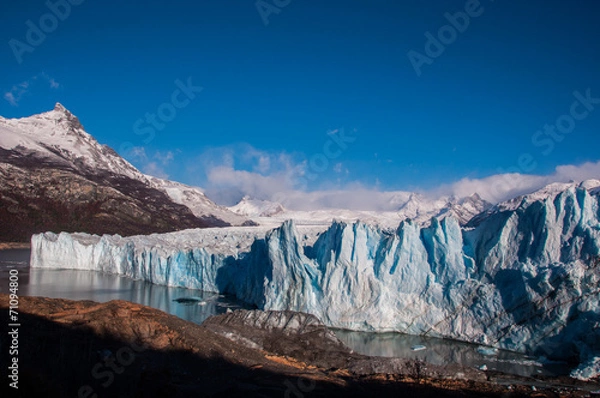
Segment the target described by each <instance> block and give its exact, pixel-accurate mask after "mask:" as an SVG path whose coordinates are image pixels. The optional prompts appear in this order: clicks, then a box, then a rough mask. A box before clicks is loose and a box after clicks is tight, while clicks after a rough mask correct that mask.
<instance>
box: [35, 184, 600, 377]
mask: <svg viewBox="0 0 600 398" xmlns="http://www.w3.org/2000/svg"><path fill="white" fill-rule="evenodd" d="M599 186H600V182H598V181H593V180H592V181H586V182H584V183H581V184H575V183H572V184H553V185H551V186H549V187H546V188H545V189H543V190H541V191H539V192H536V193H534V194H530V195H525V196H523V197H519V198H515V199H513V200H512V201H509V202H505V203H502V204H499V205H497V206H495V207H494V208H492V209H491V210H489V211H487V212H485V213H482V214H480V215H479V216H477V217H475V218H474V219H473V220H472V221H471V222H470V223H469V224H467V225H466V226H465V227H461V226H460V225H459V223H458V222H457V221H456V220H455V219H454V218H452V217H448V218H444V219H442V220H438V219H432V220H431V222H430V223H429V224H428V225H418V224H416V223H413V222H411V221H410V220H405V221H403V222H402V223H401V224H400V225H399V226H398V228H397V229H396V230H386V229H382V228H378V227H377V226H373V225H369V224H365V223H362V222H356V223H354V224H346V223H342V222H334V223H333V224H332V225H331V226H330V227H329V228H328V229H326V230H317V229H315V228H312V229H311V228H308V227H301V226H296V225H295V224H294V222H292V221H287V222H285V223H283V224H282V225H281V227H279V228H276V229H273V230H268V229H266V228H261V227H248V228H240V227H236V228H224V229H205V230H188V231H182V232H177V233H170V234H163V235H150V236H137V237H128V238H123V237H120V236H118V235H115V236H103V237H99V236H91V235H86V234H67V233H61V234H58V235H57V234H53V233H45V234H39V235H35V236H34V237H33V238H32V266H33V267H45V268H69V269H86V270H98V271H105V272H111V273H116V274H120V275H125V276H128V277H131V278H136V279H143V280H147V281H150V282H152V283H156V284H165V285H172V286H181V287H189V288H194V289H202V290H206V291H214V292H219V293H229V294H234V295H235V296H237V297H238V298H239V299H241V300H244V301H247V302H249V303H253V304H255V305H257V306H258V307H259V308H261V309H268V310H294V311H303V312H308V313H311V314H314V315H316V316H317V317H319V318H320V319H321V320H322V321H323V322H324V323H325V324H327V325H329V326H333V327H337V328H345V329H351V330H362V331H398V332H404V333H409V334H417V335H427V336H433V337H442V338H453V339H458V340H463V341H468V342H473V343H477V344H482V345H486V346H491V347H497V348H503V349H509V350H514V351H519V352H525V353H529V354H535V355H539V356H544V357H547V358H550V359H561V360H572V361H574V362H576V363H580V364H581V366H580V367H579V368H578V369H577V370H574V372H573V376H574V377H580V378H589V377H594V376H597V375H598V366H597V364H598V358H599V357H600V294H599V280H600V205H599V197H600V189H599V188H598V187H599ZM585 364H589V366H587V365H585Z"/></svg>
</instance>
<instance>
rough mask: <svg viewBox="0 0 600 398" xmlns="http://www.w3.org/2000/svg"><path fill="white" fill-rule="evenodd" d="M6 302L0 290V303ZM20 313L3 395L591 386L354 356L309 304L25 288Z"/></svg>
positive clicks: (5, 339) (372, 392)
mask: <svg viewBox="0 0 600 398" xmlns="http://www.w3.org/2000/svg"><path fill="white" fill-rule="evenodd" d="M8 301H9V300H8V296H7V295H0V310H1V311H2V312H3V313H7V312H8V309H7V305H8V304H7V303H8ZM248 314H250V315H248ZM286 317H288V318H286ZM303 317H304V318H303ZM265 319H267V321H265ZM270 319H275V322H272V321H271V320H270ZM19 323H20V325H21V327H20V328H19V335H18V346H19V354H18V359H19V362H18V363H19V390H18V391H17V390H14V389H11V388H9V387H8V382H7V378H6V376H5V373H4V372H5V371H6V369H7V368H8V350H7V349H5V347H8V346H9V345H10V343H11V342H10V341H9V335H8V330H7V328H8V326H7V325H8V323H7V322H3V323H2V327H1V328H0V329H1V333H0V343H1V346H2V347H3V349H2V354H1V355H2V356H1V358H2V362H1V364H0V366H1V368H2V369H3V377H2V378H3V382H2V390H3V392H2V396H3V397H7V396H26V397H32V396H44V397H54V396H65V397H66V396H69V397H75V396H82V397H93V396H98V397H120V396H123V397H135V396H139V397H163V396H165V397H166V396H168V397H186V396H195V397H204V396H206V397H208V396H210V397H238V396H244V397H261V396H262V397H332V396H356V397H358V396H365V397H367V396H374V397H383V396H389V397H392V396H393V397H403V396H415V397H422V396H425V397H484V396H485V397H490V396H491V397H503V396H535V397H558V396H581V397H583V396H587V395H589V393H585V392H584V391H576V390H573V389H563V390H562V391H561V392H560V395H559V390H558V389H556V388H554V389H549V390H542V391H540V390H538V391H534V390H533V389H532V388H531V387H528V386H516V385H513V386H510V387H508V386H499V385H497V384H496V383H493V382H489V381H487V380H486V379H487V378H489V375H488V376H486V375H485V374H484V373H483V372H480V371H475V370H473V371H469V370H468V369H462V371H461V372H457V373H453V372H454V371H457V369H454V370H452V369H448V370H447V372H449V373H447V374H444V369H439V368H435V367H430V366H427V365H426V364H419V363H415V362H410V361H402V360H393V359H384V358H371V357H364V356H360V355H356V354H354V353H352V352H350V351H349V350H348V349H347V348H345V347H343V346H341V345H339V344H338V343H337V342H336V341H335V339H334V338H331V335H330V334H329V333H328V331H327V330H326V328H324V327H323V326H322V325H319V324H317V323H316V322H314V320H311V319H310V316H307V315H304V314H301V315H294V314H291V315H290V314H288V313H283V314H282V313H278V314H275V315H273V316H267V317H266V318H265V316H263V315H261V314H259V315H258V316H256V314H254V315H253V314H252V313H251V312H237V311H236V312H235V313H233V314H229V315H222V316H220V317H216V318H215V319H213V320H212V321H210V322H208V323H207V325H206V326H198V325H196V324H192V323H189V322H186V321H183V320H181V319H179V318H177V317H174V316H171V315H168V314H165V313H163V312H161V311H158V310H155V309H151V308H148V307H144V306H140V305H137V304H133V303H129V302H124V301H112V302H109V303H104V304H98V303H95V302H91V301H78V302H76V301H70V300H61V299H47V298H35V297H22V298H21V299H20V305H19ZM278 323H280V325H279V327H278V326H277V324H278ZM234 340H235V341H234ZM394 369H396V370H397V371H398V372H392V370H394ZM435 375H437V376H435ZM468 377H473V378H475V379H477V381H475V380H470V381H469V380H466V378H468ZM587 387H588V389H589V385H588V386H587ZM592 387H593V386H592ZM596 388H597V386H596Z"/></svg>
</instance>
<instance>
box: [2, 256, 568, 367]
mask: <svg viewBox="0 0 600 398" xmlns="http://www.w3.org/2000/svg"><path fill="white" fill-rule="evenodd" d="M29 255H30V251H29V250H4V251H0V292H2V293H8V276H9V270H10V269H16V270H18V273H19V295H20V296H44V297H53V298H66V299H72V300H93V301H98V302H106V301H110V300H127V301H132V302H135V303H139V304H143V305H147V306H150V307H154V308H157V309H159V310H162V311H165V312H167V313H169V314H172V315H175V316H178V317H180V318H182V319H185V320H188V321H191V322H194V323H197V324H201V323H202V322H204V320H205V319H206V318H208V317H210V316H212V315H215V314H222V313H225V312H227V310H228V309H232V310H235V309H238V308H253V307H252V306H250V305H247V304H245V303H243V302H240V301H239V300H236V299H235V298H234V297H231V296H223V295H219V294H215V293H207V292H203V291H200V290H192V289H183V288H176V287H168V286H160V285H153V284H151V283H148V282H143V281H137V280H133V279H129V278H126V277H120V276H116V275H111V274H105V273H100V272H93V271H73V270H43V269H37V268H29ZM186 298H192V300H191V301H186V300H185V299H186ZM181 299H183V300H181ZM335 332H336V334H337V335H338V337H339V338H340V340H342V341H343V342H344V343H345V344H346V345H348V346H349V347H350V348H351V349H353V350H354V351H355V352H357V353H361V354H365V355H375V356H385V357H400V358H412V359H421V360H423V361H426V362H428V363H432V364H436V365H445V364H449V363H459V364H462V365H464V366H471V367H481V366H483V365H485V366H486V367H487V369H489V370H498V371H501V372H504V373H509V374H517V375H521V376H535V375H558V374H568V367H566V366H565V365H564V364H544V365H542V364H540V363H539V362H537V361H536V359H535V358H530V357H527V356H525V355H522V354H517V353H513V352H509V351H502V350H499V351H497V352H490V350H485V349H483V348H482V347H479V346H477V345H473V344H468V343H463V342H458V341H453V340H445V339H436V338H431V337H422V336H410V335H405V334H401V333H368V332H353V331H344V330H336V331H335Z"/></svg>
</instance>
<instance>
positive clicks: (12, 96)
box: [4, 72, 60, 106]
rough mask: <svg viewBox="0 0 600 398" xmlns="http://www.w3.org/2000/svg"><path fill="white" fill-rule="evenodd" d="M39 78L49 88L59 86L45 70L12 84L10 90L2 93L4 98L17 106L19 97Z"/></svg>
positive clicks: (26, 92) (29, 89)
mask: <svg viewBox="0 0 600 398" xmlns="http://www.w3.org/2000/svg"><path fill="white" fill-rule="evenodd" d="M41 80H43V81H45V82H46V83H48V87H50V88H51V89H58V88H59V87H60V84H59V83H58V82H57V81H56V80H54V78H52V77H50V76H48V74H46V72H42V73H38V74H37V75H35V76H32V77H30V78H29V79H27V80H25V81H23V82H21V83H18V84H15V85H14V86H12V87H11V89H10V90H8V91H7V92H5V93H4V99H5V100H6V101H7V102H8V103H9V104H11V105H12V106H19V102H20V101H21V99H22V98H23V97H24V96H25V95H27V94H28V93H29V92H30V91H31V89H32V88H33V86H34V85H35V83H37V82H38V81H41Z"/></svg>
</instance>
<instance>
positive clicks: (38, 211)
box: [0, 103, 249, 239]
mask: <svg viewBox="0 0 600 398" xmlns="http://www.w3.org/2000/svg"><path fill="white" fill-rule="evenodd" d="M57 179H58V180H61V181H62V184H63V186H61V187H60V189H59V190H58V191H56V188H57V187H56V186H55V185H56V182H55V181H57ZM49 184H51V185H52V186H50V187H49V186H48V185H49ZM0 185H1V186H0V221H3V222H6V223H8V224H10V223H20V224H21V225H22V226H23V227H22V228H21V229H22V232H19V233H16V232H15V233H14V234H12V233H9V232H10V231H8V232H7V233H6V234H5V236H6V237H10V239H25V237H26V235H27V234H28V233H30V232H32V231H36V232H37V231H40V228H44V229H45V230H65V229H69V230H72V229H75V230H80V231H88V232H94V233H105V232H106V231H113V232H118V233H133V232H158V231H165V230H173V229H181V228H190V227H200V226H225V225H242V224H245V223H246V224H247V223H249V222H248V220H247V219H246V218H245V217H242V216H239V215H237V214H234V213H232V212H230V211H228V210H227V209H226V208H224V207H221V206H218V205H216V204H215V203H213V202H212V201H210V200H209V199H208V198H206V197H205V196H204V194H203V193H202V192H201V190H199V189H197V188H193V187H188V186H184V185H183V184H178V183H174V182H171V181H166V180H160V179H156V178H151V177H148V176H146V175H144V174H143V173H141V172H140V171H139V170H137V169H136V168H135V167H134V166H133V165H132V164H130V163H129V162H128V161H126V160H125V159H123V158H122V157H121V156H119V155H118V154H117V153H116V152H115V151H114V150H112V149H111V148H110V147H108V146H106V145H102V144H100V143H99V142H98V141H97V140H96V139H95V138H94V137H93V136H92V135H90V134H89V133H87V132H86V131H85V129H84V127H83V126H82V124H81V123H80V121H79V119H78V118H77V117H76V116H75V115H73V114H72V113H71V112H70V111H69V110H68V109H67V108H66V107H64V106H63V105H62V104H60V103H56V105H55V106H54V109H52V110H50V111H48V112H44V113H41V114H37V115H32V116H28V117H23V118H14V119H6V118H0ZM55 191H56V192H55ZM59 191H62V192H59ZM35 202H39V203H40V204H36V203H35ZM28 203H31V206H29V205H28ZM78 206H79V207H78ZM76 207H77V208H78V210H77V211H76V210H75V208H76ZM2 208H4V209H9V208H10V209H12V211H8V210H7V211H6V212H4V213H3V212H2ZM57 209H61V210H57ZM64 209H69V211H71V212H73V217H72V218H73V219H72V220H71V219H70V218H69V217H56V214H60V213H63V212H64ZM121 211H122V212H124V215H121V216H120V217H118V216H117V213H119V212H121ZM39 219H44V220H46V221H44V222H43V225H40V224H39V223H38V221H36V220H39ZM65 220H70V221H65ZM0 232H2V231H0ZM5 239H6V238H5Z"/></svg>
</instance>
